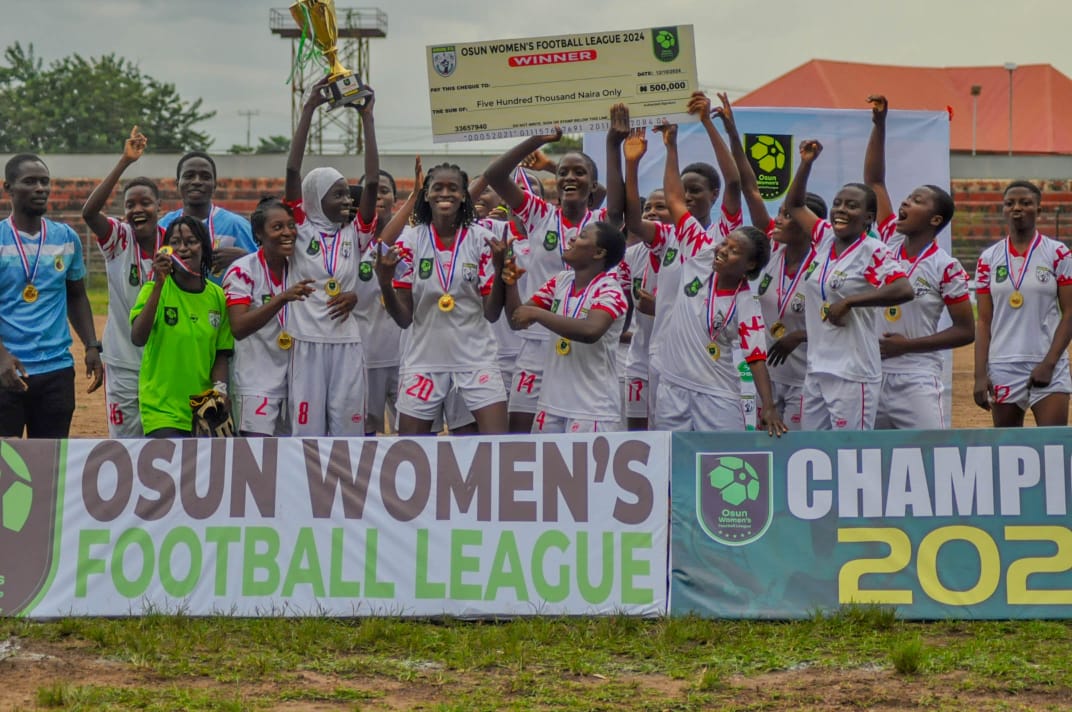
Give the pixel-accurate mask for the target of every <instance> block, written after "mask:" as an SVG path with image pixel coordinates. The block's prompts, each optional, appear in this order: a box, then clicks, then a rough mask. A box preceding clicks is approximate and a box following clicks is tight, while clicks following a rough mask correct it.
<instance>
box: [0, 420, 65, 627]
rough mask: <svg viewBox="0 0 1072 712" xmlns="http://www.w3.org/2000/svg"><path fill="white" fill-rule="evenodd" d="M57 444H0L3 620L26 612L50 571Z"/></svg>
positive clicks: (0, 594) (0, 610) (0, 606)
mask: <svg viewBox="0 0 1072 712" xmlns="http://www.w3.org/2000/svg"><path fill="white" fill-rule="evenodd" d="M58 471H59V441H56V440H37V441H25V442H14V443H13V442H10V441H8V442H0V616H9V615H12V614H15V613H18V612H19V611H20V610H22V609H23V608H24V607H25V606H26V605H27V604H28V603H30V601H32V600H33V598H34V596H36V595H37V593H38V592H39V591H40V590H41V589H42V588H43V587H44V585H45V583H46V581H47V578H48V572H49V570H50V569H51V567H52V553H53V546H52V542H53V537H54V535H55V526H54V521H55V512H56V498H57V495H56V492H57V482H58V481H59V474H58Z"/></svg>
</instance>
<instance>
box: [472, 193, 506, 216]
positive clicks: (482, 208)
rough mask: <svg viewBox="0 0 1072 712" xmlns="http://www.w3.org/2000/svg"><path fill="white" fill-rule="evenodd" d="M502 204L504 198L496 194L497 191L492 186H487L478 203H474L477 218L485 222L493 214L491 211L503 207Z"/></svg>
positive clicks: (477, 200) (478, 198)
mask: <svg viewBox="0 0 1072 712" xmlns="http://www.w3.org/2000/svg"><path fill="white" fill-rule="evenodd" d="M502 202H503V201H502V198H501V197H499V194H498V193H496V192H495V189H494V188H492V187H491V186H490V185H486V186H484V190H482V191H481V192H480V195H479V196H478V197H477V199H476V202H474V203H473V208H475V209H476V216H477V217H478V218H480V219H481V220H483V219H484V218H486V217H488V215H490V214H491V211H493V210H495V208H497V207H499V206H500V205H502Z"/></svg>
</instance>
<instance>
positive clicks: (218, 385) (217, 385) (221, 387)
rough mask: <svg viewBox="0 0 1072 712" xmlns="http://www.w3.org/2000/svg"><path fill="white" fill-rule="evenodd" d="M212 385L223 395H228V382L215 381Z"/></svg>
mask: <svg viewBox="0 0 1072 712" xmlns="http://www.w3.org/2000/svg"><path fill="white" fill-rule="evenodd" d="M212 387H213V388H214V389H215V390H216V392H217V393H219V394H220V395H221V396H226V395H227V384H226V383H224V382H223V381H216V382H215V383H213V384H212Z"/></svg>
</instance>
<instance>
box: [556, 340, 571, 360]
mask: <svg viewBox="0 0 1072 712" xmlns="http://www.w3.org/2000/svg"><path fill="white" fill-rule="evenodd" d="M569 352H570V342H569V339H559V340H558V342H557V343H555V353H556V354H558V355H559V356H565V355H566V354H568V353H569Z"/></svg>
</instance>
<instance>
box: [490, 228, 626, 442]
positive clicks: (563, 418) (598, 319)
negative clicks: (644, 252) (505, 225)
mask: <svg viewBox="0 0 1072 712" xmlns="http://www.w3.org/2000/svg"><path fill="white" fill-rule="evenodd" d="M624 256H625V237H624V236H623V235H622V233H621V232H620V231H619V230H618V229H617V228H615V227H614V226H613V225H610V224H609V223H605V222H601V221H597V222H594V223H591V224H589V225H586V226H585V227H584V228H583V229H582V230H581V231H580V234H577V235H574V236H573V237H571V238H570V240H569V242H568V243H567V246H566V248H565V250H563V252H562V259H563V261H564V262H565V264H566V266H567V267H569V268H572V269H566V270H563V271H561V272H559V273H558V274H556V275H555V276H553V277H551V279H549V280H548V281H547V282H545V283H544V284H543V286H541V287H540V288H539V289H537V290H536V292H535V294H533V295H532V298H530V299H529V300H528V301H527V302H526V303H525V304H521V296H520V294H519V293H518V289H517V283H516V280H515V279H514V274H512V273H511V270H509V269H505V270H504V269H503V265H502V264H501V262H502V260H501V258H499V257H498V256H496V260H495V261H496V268H497V271H498V274H499V281H500V282H501V283H502V284H503V285H504V286H505V289H506V313H507V315H508V316H509V318H510V320H511V324H512V325H513V326H515V327H516V328H519V329H525V328H528V327H529V326H531V325H532V324H539V325H541V326H543V327H545V328H546V329H547V330H549V331H550V332H551V333H552V337H551V342H550V343H549V344H548V345H547V348H546V350H545V352H544V363H543V375H544V379H543V387H542V388H541V389H540V398H539V400H538V402H537V405H536V417H535V419H534V420H533V424H532V432H534V433H566V432H569V433H596V432H610V431H615V430H620V429H621V411H622V407H621V398H620V396H619V390H618V371H617V355H618V340H619V338H620V337H621V334H622V328H623V327H624V325H625V314H626V311H627V310H628V308H629V305H628V302H627V301H626V298H625V294H624V293H623V292H622V288H621V286H620V285H619V277H618V274H617V272H616V271H615V270H616V267H617V265H618V264H619V263H620V262H621V261H622V258H623V257H624Z"/></svg>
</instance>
